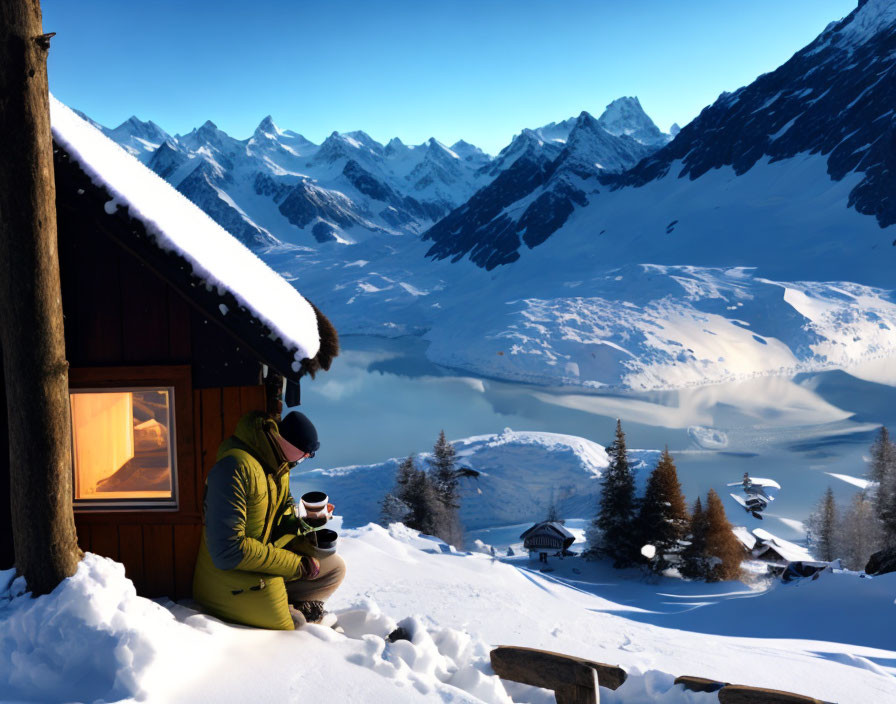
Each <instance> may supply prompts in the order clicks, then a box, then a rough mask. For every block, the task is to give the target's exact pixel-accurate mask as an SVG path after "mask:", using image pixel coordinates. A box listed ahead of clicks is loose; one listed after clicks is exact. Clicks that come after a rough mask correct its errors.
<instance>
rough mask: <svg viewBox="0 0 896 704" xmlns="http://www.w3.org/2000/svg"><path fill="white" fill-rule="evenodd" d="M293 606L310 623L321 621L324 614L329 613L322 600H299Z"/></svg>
mask: <svg viewBox="0 0 896 704" xmlns="http://www.w3.org/2000/svg"><path fill="white" fill-rule="evenodd" d="M293 606H294V607H295V608H296V610H297V611H298V612H299V613H301V614H302V615H303V616H304V617H305V621H307V622H308V623H320V621H321V619H322V618H323V617H324V614H326V613H327V612H326V610H325V609H324V602H322V601H297V602H296V603H295V604H293Z"/></svg>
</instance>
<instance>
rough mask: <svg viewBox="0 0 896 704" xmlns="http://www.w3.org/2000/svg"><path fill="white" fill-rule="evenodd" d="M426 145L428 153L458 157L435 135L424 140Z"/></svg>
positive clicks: (449, 157) (450, 157)
mask: <svg viewBox="0 0 896 704" xmlns="http://www.w3.org/2000/svg"><path fill="white" fill-rule="evenodd" d="M426 146H427V147H428V148H429V153H430V154H433V155H434V156H437V157H438V158H443V159H444V158H448V159H460V157H459V156H458V155H457V154H455V153H454V152H453V151H452V150H451V149H449V148H448V147H446V146H445V145H444V144H442V143H441V142H440V141H439V140H437V139H436V138H435V137H430V138H429V139H428V140H426Z"/></svg>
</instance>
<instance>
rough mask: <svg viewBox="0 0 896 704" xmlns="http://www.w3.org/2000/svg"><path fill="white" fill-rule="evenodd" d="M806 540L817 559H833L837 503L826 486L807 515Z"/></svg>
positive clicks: (826, 560)
mask: <svg viewBox="0 0 896 704" xmlns="http://www.w3.org/2000/svg"><path fill="white" fill-rule="evenodd" d="M807 527H808V535H807V542H808V544H809V549H810V550H811V552H812V554H813V555H815V557H817V558H818V559H819V560H824V561H825V562H830V561H831V560H833V559H835V558H836V557H837V555H835V554H834V553H835V549H834V546H835V542H836V538H837V503H836V501H834V492H833V490H832V489H831V487H828V488H827V490H826V491H825V492H824V496H822V497H821V500H820V501H819V502H818V505H817V506H816V508H815V510H814V511H813V512H812V514H811V515H810V516H809V521H808V526H807Z"/></svg>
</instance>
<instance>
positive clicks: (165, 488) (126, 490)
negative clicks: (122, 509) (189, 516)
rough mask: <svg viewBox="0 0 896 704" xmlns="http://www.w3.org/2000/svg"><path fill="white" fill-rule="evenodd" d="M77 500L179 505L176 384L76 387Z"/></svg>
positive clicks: (91, 503) (87, 503)
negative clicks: (176, 467) (117, 387)
mask: <svg viewBox="0 0 896 704" xmlns="http://www.w3.org/2000/svg"><path fill="white" fill-rule="evenodd" d="M71 406H72V441H73V459H74V470H75V481H74V490H75V505H76V506H81V507H85V506H98V505H102V506H106V505H107V504H121V505H122V506H128V507H133V506H141V505H145V506H159V505H162V506H170V505H176V496H175V491H174V487H175V486H176V472H175V459H174V458H175V453H174V389H173V388H172V387H162V388H141V389H95V390H93V389H91V390H87V389H78V390H77V391H73V392H72V393H71Z"/></svg>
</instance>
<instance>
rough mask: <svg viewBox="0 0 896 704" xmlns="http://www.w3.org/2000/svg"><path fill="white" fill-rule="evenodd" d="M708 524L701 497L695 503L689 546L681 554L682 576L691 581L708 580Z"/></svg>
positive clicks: (689, 533) (689, 531)
mask: <svg viewBox="0 0 896 704" xmlns="http://www.w3.org/2000/svg"><path fill="white" fill-rule="evenodd" d="M707 528H708V524H707V521H706V513H704V511H703V504H702V503H701V502H700V497H699V496H698V497H697V500H696V501H695V502H694V510H693V511H692V512H691V523H690V528H689V530H688V541H689V543H688V545H687V547H685V549H684V550H682V553H681V570H680V571H681V574H682V576H683V577H687V578H689V579H704V580H705V579H706V578H707V573H708V569H707V564H706V534H707Z"/></svg>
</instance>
